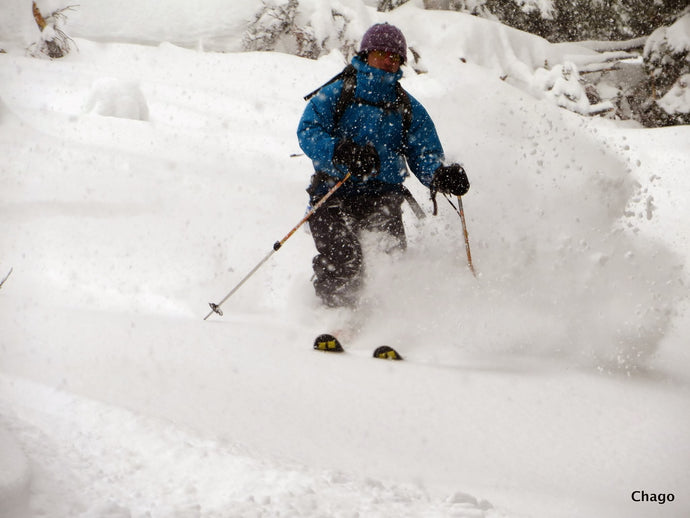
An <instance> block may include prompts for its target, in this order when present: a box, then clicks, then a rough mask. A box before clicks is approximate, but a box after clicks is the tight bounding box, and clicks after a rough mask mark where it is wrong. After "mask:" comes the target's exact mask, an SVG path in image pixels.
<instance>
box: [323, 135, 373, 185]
mask: <svg viewBox="0 0 690 518" xmlns="http://www.w3.org/2000/svg"><path fill="white" fill-rule="evenodd" d="M333 163H334V164H336V165H342V166H345V167H346V168H347V170H348V171H349V172H350V173H352V176H354V177H355V178H358V179H359V180H367V179H368V178H369V177H370V176H376V175H377V174H379V170H380V169H381V159H380V158H379V154H378V152H377V151H376V148H375V147H374V146H373V144H371V143H367V144H366V145H364V146H360V145H358V144H355V143H354V142H353V141H351V140H349V139H343V140H341V141H340V142H338V143H337V144H336V146H335V151H334V152H333Z"/></svg>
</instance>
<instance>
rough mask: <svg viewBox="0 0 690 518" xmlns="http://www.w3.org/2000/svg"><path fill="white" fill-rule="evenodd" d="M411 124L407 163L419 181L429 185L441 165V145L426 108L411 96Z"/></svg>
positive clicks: (408, 137)
mask: <svg viewBox="0 0 690 518" xmlns="http://www.w3.org/2000/svg"><path fill="white" fill-rule="evenodd" d="M410 102H411V103H412V124H411V126H410V129H409V131H408V134H407V152H406V158H407V164H408V165H409V166H410V170H411V171H412V172H413V173H414V174H415V176H417V178H419V181H420V182H422V183H423V184H424V185H426V186H427V187H429V186H430V185H431V178H432V177H433V175H434V172H436V170H437V169H438V168H439V166H441V165H443V160H444V154H443V146H442V145H441V141H440V139H439V138H438V134H437V133H436V126H434V122H433V121H432V120H431V117H430V116H429V114H428V113H427V111H426V109H425V108H424V107H423V106H422V105H421V104H420V103H419V101H417V100H416V99H414V98H413V97H412V96H410Z"/></svg>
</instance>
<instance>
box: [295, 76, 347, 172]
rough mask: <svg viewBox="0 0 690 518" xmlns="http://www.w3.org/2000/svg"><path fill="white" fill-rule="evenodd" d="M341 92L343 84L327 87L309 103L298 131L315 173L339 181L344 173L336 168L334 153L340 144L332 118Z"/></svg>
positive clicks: (300, 143) (298, 136) (303, 148)
mask: <svg viewBox="0 0 690 518" xmlns="http://www.w3.org/2000/svg"><path fill="white" fill-rule="evenodd" d="M341 88H342V81H338V82H336V83H333V84H332V85H328V86H326V87H324V88H323V89H322V90H321V91H320V92H319V93H318V94H317V95H316V96H314V97H313V98H312V99H311V100H310V101H309V104H307V107H306V108H305V109H304V113H303V114H302V118H301V119H300V121H299V126H298V127H297V138H298V140H299V145H300V147H301V148H302V151H304V153H305V154H306V155H307V156H308V157H309V158H311V160H312V163H313V164H314V170H316V171H322V172H324V173H326V174H328V175H329V176H333V177H335V178H339V179H340V178H343V177H344V173H342V172H341V171H339V170H338V169H337V168H336V167H335V166H334V165H333V153H334V151H335V147H336V144H337V143H338V140H339V138H338V137H337V136H336V134H335V132H336V124H335V122H334V120H333V115H334V113H335V106H336V103H337V99H338V97H339V95H340V89H341Z"/></svg>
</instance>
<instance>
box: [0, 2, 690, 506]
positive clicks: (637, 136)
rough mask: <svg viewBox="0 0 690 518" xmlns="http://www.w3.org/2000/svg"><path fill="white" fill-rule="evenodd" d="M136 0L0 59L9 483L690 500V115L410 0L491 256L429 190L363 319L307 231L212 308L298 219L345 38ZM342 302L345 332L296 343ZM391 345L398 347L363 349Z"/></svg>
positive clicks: (530, 44) (361, 502) (542, 46)
mask: <svg viewBox="0 0 690 518" xmlns="http://www.w3.org/2000/svg"><path fill="white" fill-rule="evenodd" d="M142 5H146V3H142ZM242 5H243V6H245V4H244V3H242ZM238 9H239V7H238ZM82 10H83V11H84V12H83V13H82V14H81V16H83V17H84V18H83V19H88V18H89V16H91V17H93V18H94V19H95V18H96V17H97V14H98V10H97V8H96V7H94V6H90V5H89V4H87V3H83V7H82ZM366 12H367V13H368V15H369V16H370V17H371V19H372V20H376V19H383V18H382V17H381V18H379V17H380V16H382V15H379V14H377V13H375V12H374V11H373V9H370V8H367V10H366ZM174 13H175V10H174V9H172V10H171V11H170V13H169V16H170V17H171V19H170V21H171V23H170V24H168V26H169V27H170V26H174V23H172V22H173V21H175V20H178V19H179V17H178V18H176V17H175V16H176V15H174ZM135 14H136V13H132V24H133V25H130V26H129V29H128V30H132V31H135V32H136V31H137V30H138V31H139V33H140V35H141V37H140V38H134V37H130V36H127V37H126V38H125V37H121V36H119V35H118V33H117V31H115V30H114V29H113V32H111V33H109V32H108V31H104V32H103V33H101V38H99V39H100V40H102V41H110V42H109V43H103V42H101V43H97V42H94V41H93V40H91V39H88V38H78V39H77V40H76V42H77V44H78V47H79V52H78V53H72V54H70V55H69V56H68V57H67V58H65V59H63V60H60V61H52V62H51V61H46V60H36V59H31V58H27V57H25V56H24V55H23V54H22V53H21V52H19V51H12V46H11V45H7V47H8V48H9V49H10V50H11V51H10V52H9V53H8V54H0V99H1V100H2V102H1V104H0V152H1V153H2V156H1V157H0V158H1V160H0V164H2V165H0V173H1V174H0V212H1V213H2V217H1V218H0V236H2V237H1V238H0V278H1V277H3V276H4V275H5V273H6V272H7V271H8V270H9V269H10V267H12V268H13V273H12V275H11V276H10V277H9V278H8V279H7V281H6V283H5V284H4V285H3V287H2V289H0V330H1V333H0V426H1V427H3V428H5V429H6V430H8V431H9V432H10V433H12V435H13V436H14V437H15V440H16V442H17V443H18V444H19V445H20V446H21V448H22V449H23V450H24V453H25V455H26V458H27V459H28V464H29V467H30V468H31V473H32V490H31V493H30V495H29V494H28V493H26V491H25V490H17V491H15V492H13V493H11V494H12V495H13V496H14V497H17V496H18V495H19V496H21V495H22V494H23V495H24V496H25V499H26V497H28V496H30V506H31V510H32V511H33V513H34V514H36V515H39V514H46V515H49V516H59V517H62V516H65V517H67V516H94V517H95V516H113V517H114V516H117V517H120V516H148V515H150V516H165V517H167V516H185V517H187V516H189V517H192V516H252V515H261V513H264V514H266V515H271V516H273V515H279V514H281V513H282V514H283V515H299V516H324V515H338V514H339V513H341V514H342V515H348V514H354V513H359V514H360V515H362V516H402V515H405V514H407V515H408V516H452V515H459V516H539V517H559V516H572V517H575V516H577V517H580V516H607V517H610V516H611V517H614V516H625V517H629V516H640V517H642V516H645V517H646V516H673V517H675V516H683V515H684V514H687V513H688V512H689V511H690V505H689V504H688V493H687V488H688V487H690V475H689V474H688V470H687V466H688V462H689V461H690V443H689V441H688V439H687V438H688V437H690V433H689V432H690V418H689V417H688V416H689V415H690V413H689V412H688V410H690V408H689V407H690V393H689V391H690V385H689V381H690V379H689V378H688V375H687V368H688V366H689V365H690V358H689V356H688V352H687V349H686V347H685V344H686V342H687V340H686V338H685V337H687V333H688V332H689V331H690V319H688V316H687V301H686V300H685V295H686V293H685V287H684V283H685V282H687V278H686V273H685V271H684V269H683V268H684V267H687V266H688V258H690V242H689V241H688V236H689V232H688V230H689V228H688V223H687V222H688V221H690V219H689V218H688V217H689V216H690V214H689V210H688V208H687V204H686V203H685V200H684V198H685V195H684V193H686V192H688V188H689V187H690V185H688V183H689V180H688V177H687V174H686V164H687V161H688V150H687V142H688V138H689V137H690V133H689V132H688V128H687V127H677V128H667V129H659V130H645V129H640V128H637V127H631V126H629V125H627V126H626V125H621V124H619V123H616V122H614V121H609V120H603V119H592V118H584V117H582V116H580V115H576V114H574V113H571V112H567V111H564V110H562V109H560V108H557V107H556V106H555V105H554V104H553V102H552V101H551V100H549V99H548V97H547V96H545V95H543V94H541V93H540V91H539V90H538V88H537V87H538V85H539V84H540V83H539V81H538V79H537V78H536V76H535V70H536V69H537V67H539V66H541V64H543V62H544V59H548V60H549V61H550V62H552V63H559V62H564V61H566V60H567V61H570V62H577V61H578V59H582V60H584V59H587V60H590V59H592V53H591V51H590V50H587V49H584V48H579V47H577V46H572V45H569V46H552V45H549V44H547V43H546V42H545V41H543V40H540V39H538V38H534V37H532V36H529V35H526V34H524V33H519V32H517V31H512V30H509V29H506V28H504V27H501V26H499V25H497V24H494V23H492V22H488V21H486V20H478V19H474V18H471V17H468V16H464V15H460V14H457V13H437V12H424V11H421V10H420V9H418V8H417V7H415V6H414V5H410V6H408V7H405V8H402V9H399V10H397V11H396V12H394V13H392V14H391V15H390V16H389V17H388V18H386V19H388V20H390V21H391V22H393V23H396V24H397V25H399V26H400V27H401V28H402V29H403V30H404V32H405V33H406V34H407V35H408V39H409V40H410V43H411V44H414V45H415V47H416V48H417V49H418V50H419V51H420V52H421V53H422V56H423V60H424V63H425V66H426V68H427V69H428V73H427V74H423V75H415V74H414V72H412V71H411V70H410V71H407V73H406V79H405V80H404V81H405V86H406V87H407V88H408V89H409V90H410V91H411V92H412V93H413V94H414V95H415V96H416V97H417V98H418V99H420V100H421V101H422V102H423V103H424V104H425V106H426V107H427V108H428V110H429V112H430V113H431V115H432V117H433V118H434V120H435V121H436V124H437V127H438V130H439V133H440V135H441V137H442V140H443V142H444V144H445V147H446V151H447V154H448V156H449V158H450V159H452V160H458V161H462V162H463V163H464V165H465V167H466V169H467V171H468V173H469V175H470V179H471V181H472V189H471V191H470V193H469V194H468V195H467V196H466V197H465V198H464V207H465V211H466V216H467V222H468V227H469V233H470V242H471V245H472V254H473V258H474V262H475V266H476V268H477V270H478V272H479V274H480V275H479V278H478V279H475V278H474V277H473V276H472V275H471V273H470V272H469V270H468V269H467V267H466V259H465V255H464V254H465V252H464V243H463V240H462V233H461V227H460V221H459V218H458V217H457V214H455V213H454V212H453V211H452V209H451V208H450V207H449V206H447V204H445V202H444V203H442V204H440V205H439V208H440V214H439V216H437V217H431V216H429V217H427V218H426V219H424V220H422V221H417V220H416V219H415V218H414V216H413V215H412V214H411V213H409V214H407V213H406V215H405V216H406V223H407V227H408V234H409V236H408V237H409V242H410V246H409V250H408V252H407V253H406V254H405V255H404V256H398V257H388V256H381V255H380V254H377V253H376V250H375V247H372V250H370V254H369V263H368V265H367V266H368V271H369V274H370V276H369V279H368V284H367V288H366V293H365V297H364V303H363V307H362V309H361V310H360V312H359V314H357V315H355V316H354V317H353V316H352V315H349V314H346V313H345V312H339V311H332V310H325V309H322V308H320V307H319V306H318V304H317V301H316V300H315V298H314V296H313V294H312V290H311V286H310V284H309V277H310V274H311V271H310V261H311V256H312V254H313V253H314V251H313V245H312V243H311V238H310V237H309V235H308V234H307V233H306V232H302V231H300V232H298V233H297V234H295V235H294V236H293V237H292V238H291V239H290V240H289V241H288V242H287V243H286V245H285V246H284V247H283V248H282V249H281V250H280V251H279V253H277V254H276V255H275V256H274V257H273V258H272V259H271V260H270V261H269V262H268V263H267V264H266V265H265V266H264V267H263V268H262V269H261V270H260V271H259V273H257V274H256V276H254V277H253V278H252V279H251V280H250V282H248V283H247V284H246V285H245V286H244V287H243V288H242V290H241V291H239V292H238V293H237V294H236V295H235V296H234V297H233V298H231V299H230V300H229V301H228V302H227V303H226V305H225V306H224V311H225V316H224V317H222V318H220V317H217V316H215V315H214V316H213V317H211V319H210V320H209V321H206V322H204V321H202V317H203V316H204V315H205V314H206V313H207V311H208V306H207V303H208V302H209V301H217V300H219V299H220V298H221V297H222V296H223V295H224V294H225V293H227V291H229V289H230V288H232V286H233V285H234V284H235V283H236V282H238V281H239V279H240V278H241V277H242V276H243V275H244V274H245V273H246V272H247V271H249V270H250V269H251V268H252V267H253V266H254V265H255V264H256V263H257V262H258V261H259V260H260V259H261V258H263V257H264V256H265V255H266V253H268V252H269V251H270V249H271V248H270V247H271V246H272V244H273V242H274V241H275V240H277V239H280V238H282V237H283V236H284V235H285V233H286V232H287V231H288V230H290V229H291V228H292V226H293V225H294V224H295V223H297V221H299V219H300V218H301V217H302V215H303V213H304V208H305V204H306V195H305V193H304V188H305V186H306V184H307V181H308V178H309V175H310V169H311V166H310V163H309V161H308V160H307V159H306V158H305V157H303V156H297V157H293V156H291V155H293V154H296V153H299V152H300V150H299V148H298V146H297V142H296V138H295V127H296V124H297V120H298V119H299V116H300V114H301V111H302V109H303V108H304V103H303V101H302V95H304V94H305V93H307V92H309V91H311V90H312V89H313V88H315V87H316V86H318V85H319V84H321V83H322V82H323V81H324V80H325V79H327V78H329V77H331V76H332V75H333V74H334V73H335V72H337V71H338V70H339V69H340V68H341V67H342V65H343V60H342V57H341V56H340V55H339V54H338V53H337V52H336V53H333V54H331V55H329V56H327V57H325V58H323V59H321V60H319V61H317V62H314V61H309V60H304V59H300V58H296V57H293V56H288V55H281V54H275V53H232V54H214V53H203V52H199V51H198V50H193V49H185V48H181V47H179V46H175V45H172V44H170V43H162V44H160V45H155V46H141V45H136V44H132V43H131V42H132V41H155V40H156V38H159V39H162V37H161V36H160V34H158V33H153V34H152V32H151V31H150V30H148V29H147V26H146V24H145V23H144V22H143V21H142V20H144V19H145V18H141V19H140V18H139V17H138V16H135ZM228 20H229V21H228V22H227V23H235V22H236V20H234V21H233V19H232V17H229V18H228ZM223 23H225V22H223ZM237 23H239V22H237ZM86 27H87V26H86V25H84V26H83V27H82V28H81V29H80V30H81V31H86ZM214 30H215V29H214ZM217 30H218V34H221V33H222V32H223V27H219V28H217ZM211 32H213V31H211ZM83 33H84V34H86V33H85V32H83ZM109 34H110V36H109ZM118 38H119V39H121V40H124V41H127V42H128V43H116V42H114V41H113V40H118ZM178 43H184V42H183V41H182V40H179V41H178ZM460 58H463V59H462V60H461V59H460ZM506 74H507V75H508V76H509V77H508V78H507V79H506V80H505V81H503V80H501V78H502V77H505V76H506ZM108 115H110V116H108ZM407 183H408V187H409V188H410V189H411V190H412V191H413V193H414V194H415V195H416V196H417V198H418V199H419V201H420V202H422V203H423V205H424V206H425V208H426V209H427V210H429V209H430V206H429V203H428V202H427V201H426V198H427V194H426V193H425V192H424V189H423V188H422V187H421V186H420V185H419V184H418V183H416V181H415V180H414V178H412V179H410V181H408V182H407ZM441 201H443V200H441ZM352 319H354V320H355V321H357V322H358V325H359V326H360V330H359V333H358V334H357V336H356V338H354V339H353V340H352V341H351V343H349V344H346V345H348V347H349V354H347V355H345V356H342V357H331V356H327V355H324V354H316V353H314V352H313V351H311V350H310V346H311V341H312V340H313V338H314V336H315V335H316V334H318V333H320V332H323V331H325V330H328V329H330V328H334V327H337V326H340V325H342V322H343V321H349V320H352ZM381 343H389V344H390V345H393V346H395V347H396V348H398V349H399V350H400V351H401V352H402V353H403V355H404V356H405V357H406V358H407V359H408V360H409V361H408V362H403V363H393V362H391V363H385V362H379V361H374V360H371V359H369V358H368V356H369V355H370V354H371V351H372V350H373V348H374V347H375V346H376V345H379V344H381ZM0 451H10V448H9V446H8V447H7V449H6V450H0ZM11 451H12V455H14V457H13V458H14V459H15V461H14V462H13V464H11V465H12V466H14V469H15V471H16V472H17V473H18V475H17V477H15V478H14V479H13V481H14V482H18V481H20V478H21V476H25V475H20V474H19V473H20V472H23V473H26V471H22V469H23V468H22V469H18V467H21V466H22V463H21V460H16V459H21V458H22V457H21V455H19V452H18V451H17V449H16V448H12V449H11ZM2 462H3V460H0V463H2ZM9 465H10V464H9V462H6V463H5V465H4V466H3V467H7V466H9ZM7 469H8V470H9V468H7ZM10 478H11V477H10ZM20 486H21V485H20ZM21 487H25V486H21ZM635 490H644V491H647V492H648V493H651V492H655V493H662V492H663V493H673V494H674V495H675V501H673V502H668V503H666V504H664V505H660V504H657V503H651V502H647V503H635V502H633V500H632V498H631V494H632V492H633V491H635ZM22 491H24V492H23V493H22ZM1 494H10V492H6V493H0V495H1ZM8 508H9V504H4V502H3V501H1V500H0V510H1V511H2V512H7V511H6V509H8ZM147 513H148V514H147Z"/></svg>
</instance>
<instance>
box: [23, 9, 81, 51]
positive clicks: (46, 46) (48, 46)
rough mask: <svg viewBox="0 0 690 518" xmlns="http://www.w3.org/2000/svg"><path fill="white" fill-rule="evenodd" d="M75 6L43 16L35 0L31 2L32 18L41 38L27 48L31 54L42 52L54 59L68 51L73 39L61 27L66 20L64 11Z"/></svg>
mask: <svg viewBox="0 0 690 518" xmlns="http://www.w3.org/2000/svg"><path fill="white" fill-rule="evenodd" d="M75 7H76V6H73V5H70V6H67V7H63V8H62V9H57V10H55V11H53V12H52V13H50V15H48V16H43V14H42V13H41V10H40V9H39V8H38V6H37V5H36V2H33V3H32V9H33V15H34V20H35V21H36V25H38V28H39V29H40V30H41V39H40V40H39V41H38V42H37V43H34V44H33V45H32V46H31V47H30V49H29V50H30V52H31V54H32V55H39V54H43V55H46V56H48V57H49V58H52V59H55V58H61V57H63V56H64V55H65V54H67V53H68V52H69V51H70V48H71V46H72V43H73V41H72V39H71V38H70V37H69V36H67V35H66V34H65V33H64V31H63V30H62V27H63V26H64V23H65V21H66V20H67V16H66V15H65V12H66V11H70V10H73V9H74V8H75Z"/></svg>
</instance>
